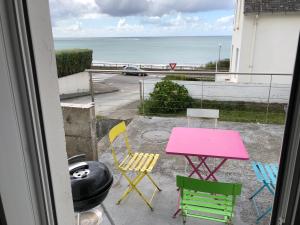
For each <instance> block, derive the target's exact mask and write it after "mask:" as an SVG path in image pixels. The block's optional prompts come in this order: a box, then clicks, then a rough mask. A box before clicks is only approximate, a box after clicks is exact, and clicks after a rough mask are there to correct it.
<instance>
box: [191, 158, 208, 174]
mask: <svg viewBox="0 0 300 225" xmlns="http://www.w3.org/2000/svg"><path fill="white" fill-rule="evenodd" d="M206 159H207V157H203V159H201V160H200V159H199V161H200V163H199V164H198V166H196V169H197V171H199V168H200V166H201V165H202V164H203V162H204V161H205V160H206ZM194 173H195V170H193V171H192V172H191V173H190V174H189V176H188V177H191V176H193V174H194Z"/></svg>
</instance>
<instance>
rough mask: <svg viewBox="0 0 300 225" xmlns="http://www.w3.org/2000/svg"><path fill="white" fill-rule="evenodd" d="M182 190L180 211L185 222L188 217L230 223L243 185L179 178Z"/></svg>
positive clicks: (178, 182) (178, 181)
mask: <svg viewBox="0 0 300 225" xmlns="http://www.w3.org/2000/svg"><path fill="white" fill-rule="evenodd" d="M176 182H177V186H178V187H179V188H180V195H181V200H180V209H181V210H182V216H183V222H184V223H185V222H186V217H195V218H200V219H206V220H211V221H217V222H223V223H230V221H231V219H232V217H233V211H234V206H235V198H236V196H238V195H240V194H241V187H242V185H241V184H231V183H220V182H212V181H204V180H198V179H193V178H189V177H182V176H177V179H176Z"/></svg>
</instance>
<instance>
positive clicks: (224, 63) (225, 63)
mask: <svg viewBox="0 0 300 225" xmlns="http://www.w3.org/2000/svg"><path fill="white" fill-rule="evenodd" d="M229 67H230V59H221V60H220V61H219V63H218V69H219V70H229ZM204 68H205V69H210V70H212V69H216V62H209V63H206V64H205V66H204Z"/></svg>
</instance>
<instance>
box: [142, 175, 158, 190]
mask: <svg viewBox="0 0 300 225" xmlns="http://www.w3.org/2000/svg"><path fill="white" fill-rule="evenodd" d="M146 175H147V177H148V178H149V180H150V181H151V183H152V184H153V185H154V186H155V187H156V188H157V190H158V191H161V189H160V188H159V187H158V185H157V184H156V183H155V181H154V180H153V178H152V177H151V176H150V175H149V174H148V173H147V174H146Z"/></svg>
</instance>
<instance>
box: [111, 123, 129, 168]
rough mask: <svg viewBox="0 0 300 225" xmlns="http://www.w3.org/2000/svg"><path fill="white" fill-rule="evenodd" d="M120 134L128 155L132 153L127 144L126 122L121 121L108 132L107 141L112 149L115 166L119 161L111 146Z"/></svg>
mask: <svg viewBox="0 0 300 225" xmlns="http://www.w3.org/2000/svg"><path fill="white" fill-rule="evenodd" d="M120 135H123V137H124V140H125V145H126V149H127V151H128V154H129V155H132V154H133V153H132V150H131V146H130V144H129V140H128V136H127V131H126V124H125V122H124V121H122V122H121V123H119V124H117V125H116V126H114V127H113V128H112V129H111V130H110V131H109V133H108V137H109V142H110V146H111V150H112V155H113V158H114V161H115V164H116V166H117V167H118V166H119V161H118V159H117V155H116V151H115V149H114V147H113V143H114V141H115V140H116V138H117V137H119V136H120Z"/></svg>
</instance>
